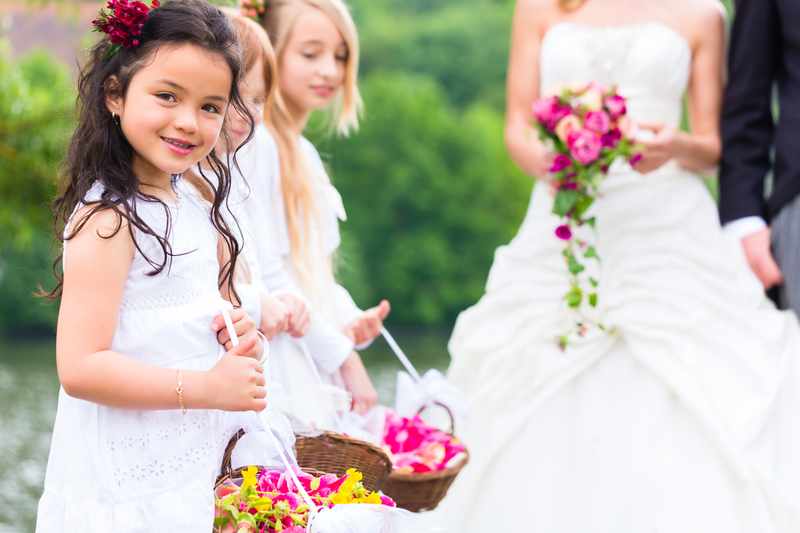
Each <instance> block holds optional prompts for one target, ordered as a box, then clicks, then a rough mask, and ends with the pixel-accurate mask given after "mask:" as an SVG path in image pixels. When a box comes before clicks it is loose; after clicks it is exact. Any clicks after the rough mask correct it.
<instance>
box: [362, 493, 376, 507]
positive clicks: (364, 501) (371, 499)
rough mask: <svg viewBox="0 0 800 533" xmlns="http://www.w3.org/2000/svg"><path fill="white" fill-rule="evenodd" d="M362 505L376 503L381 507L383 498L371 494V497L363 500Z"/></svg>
mask: <svg viewBox="0 0 800 533" xmlns="http://www.w3.org/2000/svg"><path fill="white" fill-rule="evenodd" d="M361 503H376V504H378V505H380V504H381V496H380V494H378V493H377V492H373V493H372V494H370V495H369V496H367V497H366V498H364V499H363V500H361Z"/></svg>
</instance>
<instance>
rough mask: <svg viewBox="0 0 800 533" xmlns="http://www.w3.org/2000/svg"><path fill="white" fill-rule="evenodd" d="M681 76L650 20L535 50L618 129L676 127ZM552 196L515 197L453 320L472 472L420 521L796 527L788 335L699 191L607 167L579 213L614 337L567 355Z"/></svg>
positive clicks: (580, 529)
mask: <svg viewBox="0 0 800 533" xmlns="http://www.w3.org/2000/svg"><path fill="white" fill-rule="evenodd" d="M690 64H691V49H690V47H689V45H688V44H687V43H686V41H685V40H684V39H683V38H682V37H681V36H680V35H679V34H678V33H676V32H675V31H673V30H672V29H670V28H668V27H666V26H664V25H661V24H644V25H637V26H623V27H620V28H594V27H587V26H581V25H575V24H567V23H562V24H557V25H556V26H554V27H553V28H551V30H550V31H549V32H548V33H547V35H546V37H545V39H544V41H543V43H542V49H541V80H542V88H543V90H544V89H545V88H546V87H548V86H550V85H552V84H554V83H566V82H568V81H569V80H571V79H573V78H576V77H578V78H583V79H584V80H588V81H592V80H597V81H602V82H606V83H618V84H619V90H620V92H621V93H622V94H624V95H626V96H627V97H628V98H629V99H628V111H629V114H630V115H631V118H633V119H634V120H635V121H638V122H649V121H656V120H657V121H662V122H664V123H666V124H668V125H671V126H673V127H677V126H678V121H679V118H680V113H681V98H682V95H683V93H684V90H685V88H686V83H687V80H688V77H689V67H690ZM552 202H553V198H552V196H551V195H550V194H549V191H548V189H547V187H546V186H540V185H537V186H536V187H535V188H534V192H533V196H532V198H531V202H530V206H529V208H528V212H527V214H526V217H525V220H524V222H523V223H522V226H521V228H520V230H519V233H518V234H517V236H516V237H515V238H514V239H513V240H512V242H511V243H510V244H509V245H508V246H503V247H501V248H499V249H498V250H497V253H496V255H495V261H494V265H493V266H492V270H491V272H490V275H489V280H488V282H487V286H486V294H485V296H484V297H483V298H482V299H481V300H480V302H479V303H478V304H477V305H476V306H474V307H472V308H471V309H468V310H467V311H465V312H464V313H462V314H461V316H460V317H459V318H458V321H457V323H456V327H455V331H454V333H453V337H452V339H451V341H450V345H449V348H450V353H451V355H452V358H453V361H452V365H451V368H450V370H449V373H448V377H449V378H450V379H451V380H452V381H453V382H454V383H455V384H456V385H458V386H460V387H463V388H464V389H465V390H466V391H467V393H468V394H469V401H470V420H469V422H468V423H466V424H464V425H462V426H460V427H459V428H458V430H459V431H458V433H457V434H458V435H459V436H460V437H461V438H462V439H463V440H464V441H465V442H466V444H467V446H468V447H469V450H470V455H471V460H470V464H469V465H468V466H467V467H466V468H465V469H464V470H463V471H462V473H461V474H460V475H459V477H458V479H456V481H455V483H454V485H453V486H452V487H451V489H450V492H449V494H448V496H447V498H446V499H445V501H444V502H443V504H442V505H441V507H440V508H439V509H437V510H436V511H435V512H434V515H433V519H434V520H435V521H437V522H438V523H439V524H441V525H443V526H445V527H448V528H449V529H451V530H453V531H459V532H463V533H469V532H483V531H502V530H506V529H514V530H521V531H531V532H534V531H536V532H539V531H541V532H547V533H586V532H592V533H643V532H661V533H664V532H670V533H673V532H674V533H693V532H698V533H700V532H703V533H716V532H719V533H723V532H724V533H736V532H747V533H779V532H780V533H788V532H795V531H800V424H799V423H798V420H800V388H799V387H800V365H798V356H799V355H800V327H799V326H798V321H797V318H796V316H795V315H794V314H793V313H791V312H788V313H785V312H779V311H777V310H775V308H774V306H773V305H772V304H771V303H770V302H769V301H767V299H766V298H765V296H764V292H763V289H762V287H761V285H760V283H759V282H758V280H757V279H756V278H755V276H754V275H753V274H752V272H751V271H750V269H749V267H748V265H747V262H746V260H745V257H744V254H743V252H742V249H741V245H740V243H739V242H738V241H736V240H735V239H733V238H731V237H728V236H726V235H724V234H723V233H722V231H721V229H720V227H719V222H718V217H717V210H716V205H715V204H714V201H713V200H712V198H711V197H710V195H709V194H708V192H707V191H706V189H705V187H704V186H703V184H702V182H701V181H700V179H699V178H698V177H697V176H695V175H693V174H691V173H688V172H685V171H683V170H681V169H680V168H679V167H678V166H677V164H675V163H674V162H670V163H668V164H666V165H664V166H663V167H662V168H660V169H658V170H657V171H655V172H652V173H649V174H647V175H641V174H638V173H636V172H634V171H633V170H632V169H631V168H630V166H628V165H627V164H617V165H615V166H614V167H612V169H611V172H610V174H609V176H608V178H607V179H606V181H605V183H604V185H603V187H602V189H601V195H600V198H599V200H598V201H597V202H596V203H595V205H594V206H593V215H594V216H596V217H597V235H596V242H597V248H598V253H599V255H600V257H601V259H602V263H601V266H600V274H599V275H600V294H599V305H598V309H597V318H598V319H600V320H602V322H603V323H605V324H606V325H607V326H610V327H614V328H616V330H617V335H616V336H611V335H607V334H605V333H602V332H600V331H593V332H591V333H590V334H589V335H588V336H587V337H585V338H583V339H579V340H578V341H577V342H575V344H574V345H572V346H570V347H569V348H568V349H567V351H566V352H562V351H560V350H559V349H558V348H557V347H556V345H555V342H554V338H555V336H556V335H558V334H560V333H562V332H563V331H565V330H566V329H567V327H568V326H569V324H570V312H569V309H568V308H567V306H566V304H565V302H564V301H563V300H562V297H563V295H564V294H565V293H566V292H567V290H568V287H569V285H568V283H569V282H568V279H567V277H566V276H565V266H564V261H563V257H562V255H561V249H562V247H563V246H562V243H561V242H559V241H558V239H557V238H556V237H555V236H554V234H553V230H554V228H555V227H556V226H557V225H558V223H559V219H558V217H556V216H555V215H553V214H552V213H551V210H552ZM593 238H595V237H593ZM520 523H523V524H524V527H523V528H522V529H519V528H518V524H520Z"/></svg>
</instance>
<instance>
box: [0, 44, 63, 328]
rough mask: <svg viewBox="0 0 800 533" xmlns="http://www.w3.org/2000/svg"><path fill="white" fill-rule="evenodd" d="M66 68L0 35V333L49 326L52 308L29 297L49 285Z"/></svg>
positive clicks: (54, 310) (61, 142) (45, 54)
mask: <svg viewBox="0 0 800 533" xmlns="http://www.w3.org/2000/svg"><path fill="white" fill-rule="evenodd" d="M72 102H73V91H72V89H71V87H70V76H69V71H68V69H67V68H66V67H65V66H63V65H60V64H59V63H57V62H55V61H54V60H53V59H52V58H51V56H50V55H49V54H48V53H47V52H44V51H40V52H35V53H33V54H31V55H29V56H28V57H26V58H24V59H23V60H21V61H13V60H12V59H11V58H10V49H9V44H8V42H7V41H3V40H0V332H5V333H10V332H13V333H14V334H29V333H33V332H36V331H47V330H50V331H52V329H53V327H54V324H55V317H56V311H57V310H56V308H55V307H53V306H44V305H42V302H41V301H37V300H36V299H34V297H33V296H32V293H33V291H34V290H35V289H36V288H37V285H39V284H43V285H51V284H52V280H53V276H52V273H51V271H50V267H49V265H50V264H51V261H50V253H49V250H50V246H51V244H52V242H53V238H52V230H50V229H49V228H50V225H51V223H52V220H53V217H52V212H51V210H50V208H49V204H50V200H51V199H52V197H53V195H54V194H55V190H56V187H55V175H56V167H57V165H58V163H59V162H60V161H61V159H62V157H63V153H64V147H65V141H66V139H67V136H68V134H69V131H70V129H71V126H72V117H73V114H72V111H71V110H72V107H73V105H72Z"/></svg>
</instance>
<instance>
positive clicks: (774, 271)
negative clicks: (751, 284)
mask: <svg viewBox="0 0 800 533" xmlns="http://www.w3.org/2000/svg"><path fill="white" fill-rule="evenodd" d="M771 239H772V230H771V229H770V228H764V229H763V230H761V231H757V232H755V233H752V234H750V235H748V236H747V237H745V238H744V239H742V246H743V247H744V255H745V256H747V262H748V264H749V265H750V268H751V269H752V270H753V272H754V273H755V275H756V276H757V277H758V279H759V280H761V283H762V284H763V285H764V290H769V289H771V288H772V287H774V286H776V285H780V284H781V283H783V274H782V273H781V269H780V268H779V267H778V263H776V262H775V258H774V257H772V250H771V248H770V244H771Z"/></svg>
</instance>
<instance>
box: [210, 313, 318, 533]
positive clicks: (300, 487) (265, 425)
mask: <svg viewBox="0 0 800 533" xmlns="http://www.w3.org/2000/svg"><path fill="white" fill-rule="evenodd" d="M222 318H224V319H225V327H226V328H228V334H229V335H230V336H231V343H232V344H233V346H234V347H235V346H236V345H238V344H239V338H238V337H237V336H236V330H234V329H233V321H232V320H231V315H230V314H229V313H228V310H227V309H226V308H225V307H222ZM264 343H265V344H266V345H267V346H269V343H267V342H266V341H264ZM264 349H265V350H267V349H268V348H267V347H265V348H264ZM267 353H269V352H267ZM223 356H224V354H223ZM220 358H222V357H220ZM256 414H257V415H258V419H259V420H260V421H261V427H262V428H263V429H264V431H265V432H266V433H267V435H269V436H270V438H271V439H272V444H273V445H274V446H275V449H277V450H278V453H279V454H280V456H281V461H283V466H285V467H286V471H287V472H288V473H289V477H291V478H292V483H294V484H295V486H296V487H297V490H298V491H299V492H300V497H301V498H303V501H304V502H305V503H306V505H308V509H309V512H310V514H311V516H309V518H308V530H309V531H311V523H312V522H313V521H314V519H315V518H316V517H317V506H316V504H314V500H312V499H311V496H309V495H308V493H307V492H306V490H305V489H304V488H303V485H301V484H300V480H299V479H297V474H295V472H294V465H293V464H292V463H290V462H289V459H287V457H286V453H285V452H284V450H283V446H281V444H280V443H279V442H278V439H276V438H275V435H274V434H273V433H272V429H270V427H269V424H268V423H267V417H266V416H265V414H264V411H261V412H259V413H256Z"/></svg>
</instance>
